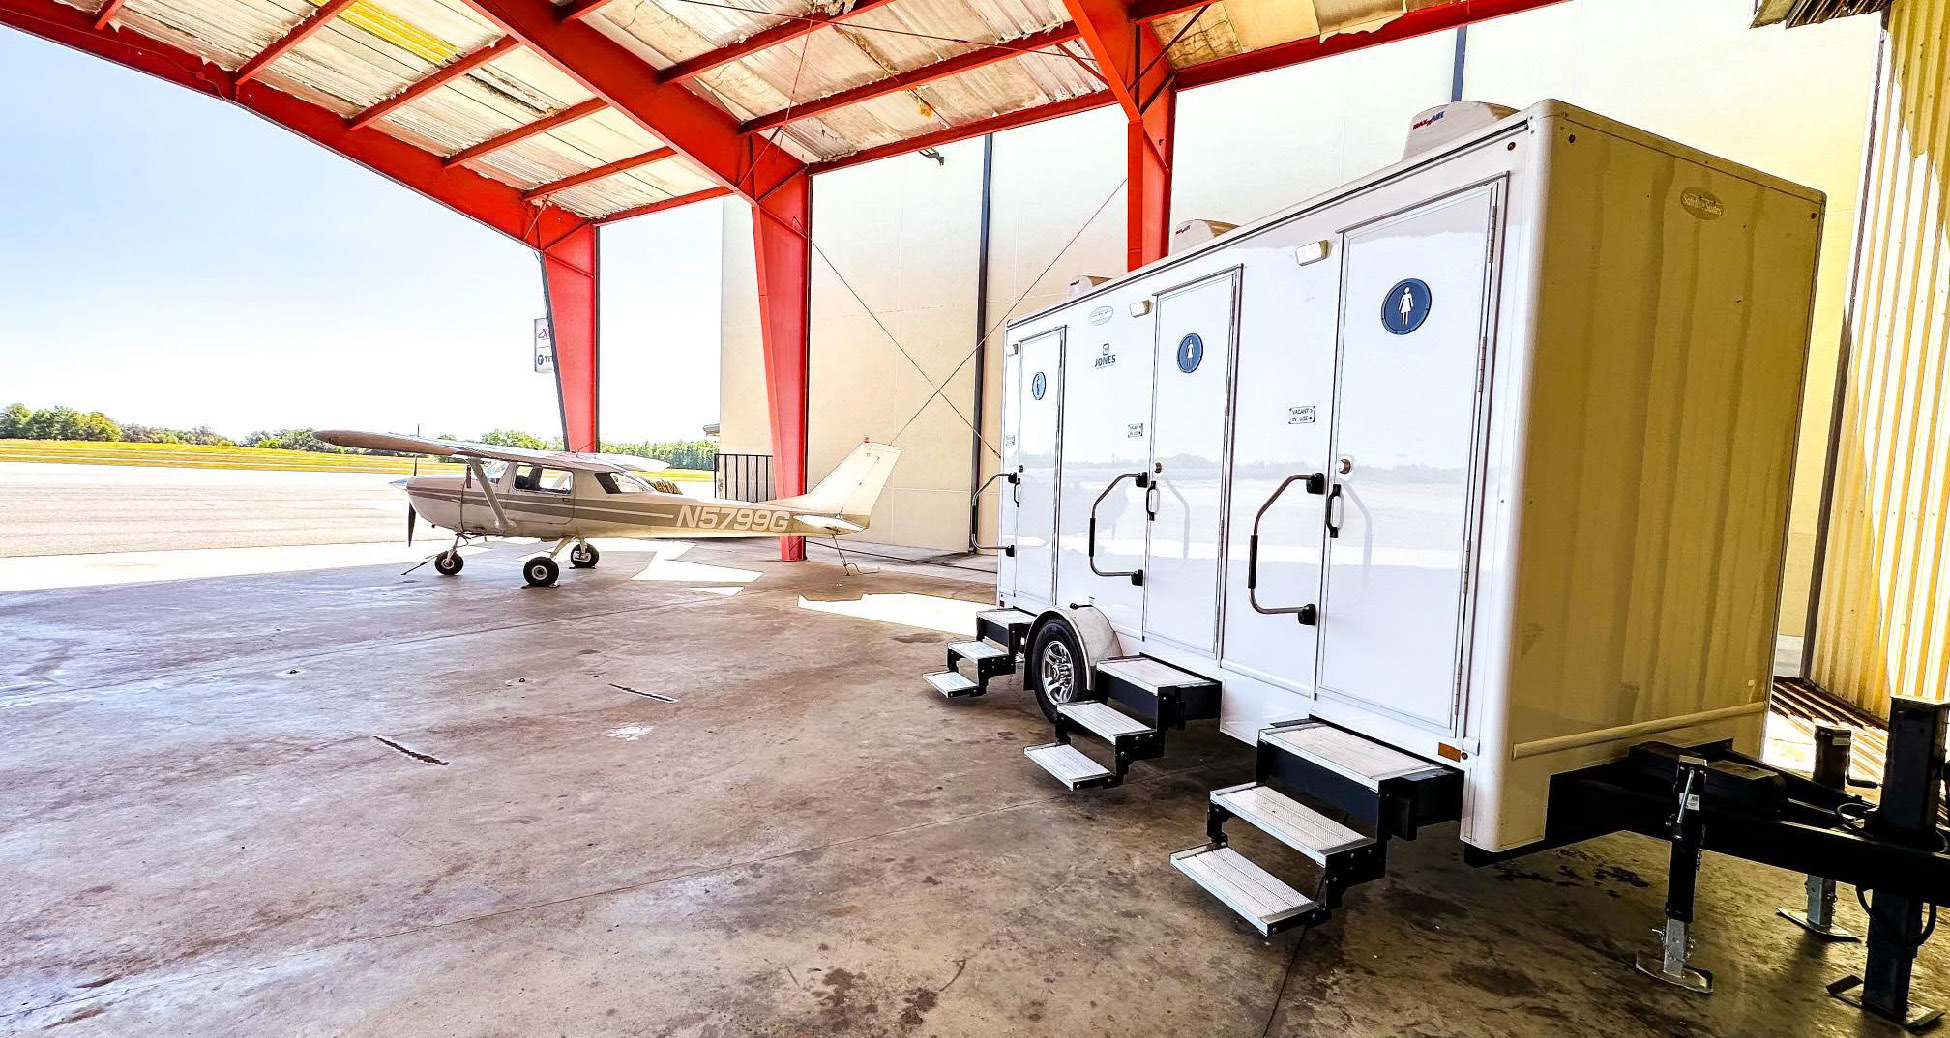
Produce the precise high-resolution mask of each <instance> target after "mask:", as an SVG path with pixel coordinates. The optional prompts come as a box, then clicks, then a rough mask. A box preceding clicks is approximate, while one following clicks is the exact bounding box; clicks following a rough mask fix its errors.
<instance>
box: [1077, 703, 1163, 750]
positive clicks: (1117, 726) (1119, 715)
mask: <svg viewBox="0 0 1950 1038" xmlns="http://www.w3.org/2000/svg"><path fill="white" fill-rule="evenodd" d="M1056 712H1057V713H1059V714H1062V715H1063V716H1064V717H1067V718H1069V719H1070V720H1072V721H1075V722H1076V723H1077V724H1078V725H1079V726H1081V727H1082V728H1083V729H1084V730H1085V731H1087V732H1089V733H1090V734H1092V735H1095V736H1097V737H1098V738H1100V739H1103V740H1104V741H1106V742H1112V743H1114V742H1116V741H1117V740H1119V739H1128V738H1130V737H1131V736H1134V735H1156V734H1158V730H1157V729H1156V728H1153V727H1151V726H1150V725H1148V724H1145V723H1144V722H1143V721H1140V720H1138V719H1137V718H1135V717H1132V716H1131V715H1130V714H1127V713H1124V712H1123V711H1121V710H1119V709H1117V708H1116V707H1114V706H1111V705H1110V704H1108V703H1097V702H1090V703H1063V704H1061V705H1059V706H1057V708H1056Z"/></svg>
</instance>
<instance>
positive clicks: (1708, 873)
mask: <svg viewBox="0 0 1950 1038" xmlns="http://www.w3.org/2000/svg"><path fill="white" fill-rule="evenodd" d="M669 550H670V551H671V552H672V553H673V554H672V555H671V556H670V557H666V558H663V559H660V560H658V561H656V562H652V561H651V558H652V557H651V556H650V555H648V554H643V553H632V552H626V551H620V550H612V551H610V552H609V553H608V554H607V555H606V557H605V558H604V560H603V564H602V565H601V566H600V567H599V568H598V569H596V570H594V571H590V572H571V573H568V574H565V577H564V580H563V582H562V585H561V586H559V587H557V588H555V589H550V590H527V589H523V588H521V587H520V586H519V581H518V578H517V575H516V572H515V569H514V563H515V561H516V560H517V559H518V558H519V557H520V555H521V554H522V553H523V551H524V549H522V548H519V547H503V548H498V549H496V550H495V551H493V552H491V553H488V554H484V555H479V556H475V557H472V558H471V559H470V561H469V563H468V566H467V569H466V571H465V572H464V573H463V574H462V575H461V576H460V577H458V578H454V579H443V578H440V577H438V576H435V575H434V574H433V573H432V572H431V571H430V570H429V569H421V570H419V571H417V572H415V573H413V574H411V575H409V576H401V575H400V574H399V572H398V571H399V569H400V568H401V567H400V566H399V565H397V564H391V565H385V566H377V565H368V566H352V567H344V568H336V569H324V570H316V571H310V572H286V573H273V574H263V575H247V576H229V577H221V578H209V579H194V580H182V581H174V582H163V583H150V584H135V585H127V586H117V587H98V588H76V589H66V590H45V591H20V592H12V593H6V594H0V660H4V661H5V662H4V663H0V689H10V690H11V691H0V745H4V747H5V750H4V752H0V877H4V879H0V934H4V935H5V936H6V940H5V941H0V1031H5V1032H36V1031H40V1030H49V1031H54V1032H56V1033H58V1034H60V1035H63V1036H84V1035H145V1036H146V1035H178V1034H184V1035H238V1036H253V1038H255V1036H278V1038H297V1036H308V1035H388V1036H416V1038H417V1036H432V1035H469V1036H499V1035H506V1036H523V1038H529V1036H542V1035H558V1034H560V1035H574V1036H578V1038H585V1036H600V1035H676V1036H746V1035H778V1036H788V1035H849V1036H853V1035H859V1036H874V1035H940V1036H954V1035H1009V1036H1027V1035H1044V1034H1048V1035H1064V1036H1079V1035H1117V1036H1120V1038H1124V1036H1146V1035H1160V1036H1186V1035H1197V1036H1230V1035H1240V1036H1252V1035H1259V1034H1262V1033H1267V1034H1285V1035H1320V1036H1326V1035H1334V1036H1343V1035H1347V1036H1369V1035H1372V1036H1390V1038H1398V1036H1406V1035H1422V1036H1436V1035H1470V1036H1483V1035H1573V1034H1575V1035H1585V1034H1601V1035H1605V1036H1606V1038H1637V1036H1653V1035H1657V1036H1678V1035H1730V1036H1774V1035H1852V1034H1858V1033H1861V1034H1891V1033H1895V1032H1893V1031H1891V1030H1890V1029H1888V1028H1887V1027H1885V1026H1883V1025H1879V1024H1874V1023H1868V1022H1864V1021H1862V1020H1861V1019H1860V1018H1859V1017H1858V1016H1857V1014H1856V1013H1854V1012H1853V1011H1852V1010H1849V1009H1848V1008H1846V1007H1844V1006H1842V1005H1840V1004H1839V1003H1836V1002H1834V1001H1832V1000H1830V999H1829V998H1827V997H1826V996H1825V995H1824V994H1823V992H1822V987H1821V986H1822V984H1823V983H1825V982H1826V981H1828V980H1830V979H1832V978H1833V977H1835V976H1837V975H1839V974H1842V973H1844V972H1849V971H1852V970H1855V969H1859V967H1860V956H1861V951H1860V946H1855V945H1838V946H1828V947H1824V946H1820V945H1815V944H1812V943H1809V942H1807V941H1804V940H1802V939H1801V937H1800V936H1799V931H1797V930H1795V929H1793V928H1792V927H1790V926H1789V925H1788V924H1786V923H1785V922H1783V921H1781V920H1779V919H1776V918H1775V917H1774V916H1773V910H1774V907H1775V906H1776V905H1777V904H1785V903H1791V902H1793V901H1794V899H1796V898H1797V897H1798V896H1799V890H1800V884H1799V881H1798V878H1797V877H1794V876H1790V875H1787V874H1784V873H1780V872H1776V871H1772V870H1769V869H1765V868H1761V867H1758V866H1752V865H1747V864H1744V863H1740V862H1733V861H1729V860H1726V859H1723V858H1711V859H1709V861H1708V864H1707V866H1706V869H1705V874H1704V876H1703V880H1702V882H1703V889H1704V894H1703V899H1702V903H1701V906H1700V926H1699V933H1698V936H1699V940H1700V948H1699V953H1698V958H1699V961H1700V962H1701V964H1703V965H1706V966H1708V967H1709V968H1711V969H1713V970H1714V971H1715V972H1716V974H1717V977H1718V980H1719V985H1720V990H1719V992H1718V993H1717V994H1715V995H1713V996H1712V997H1710V998H1704V999H1702V998H1698V997H1695V996H1691V995H1687V994H1684V993H1681V992H1678V991H1674V990H1670V989H1667V988H1663V987H1661V986H1659V985H1656V984H1654V983H1652V982H1650V981H1647V980H1645V979H1644V978H1641V977H1640V976H1638V975H1637V974H1635V973H1634V972H1632V970H1631V967H1630V965H1629V963H1630V959H1631V956H1632V954H1633V953H1634V952H1636V951H1637V950H1638V949H1639V948H1641V947H1643V946H1646V945H1647V944H1648V943H1649V939H1650V930H1651V928H1652V927H1653V926H1654V925H1656V923H1657V921H1658V919H1659V909H1660V902H1661V897H1662V894H1663V875H1664V871H1665V869H1664V849H1663V845H1656V844H1652V843H1650V842H1648V841H1643V840H1639V839H1636V838H1630V837H1614V838H1611V839H1607V840H1603V841H1599V842H1596V843H1593V844H1589V845H1586V846H1584V847H1580V848H1575V849H1571V850H1566V851H1562V852H1555V853H1547V854H1542V855H1537V856H1534V857H1532V858H1529V859H1524V860H1521V861H1518V862H1515V863H1512V864H1509V865H1506V866H1503V867H1499V868H1492V869H1484V870H1473V869H1469V868H1466V867H1464V866H1463V865H1462V864H1461V862H1460V858H1459V854H1458V847H1457V844H1456V843H1455V841H1454V835H1453V827H1445V828H1442V829H1438V830H1435V831H1433V832H1430V833H1426V834H1425V835H1424V838H1423V839H1422V840H1420V841H1418V842H1417V843H1414V844H1411V845H1407V846H1403V847H1398V848H1397V851H1396V853H1395V854H1394V856H1393V863H1392V864H1393V869H1394V872H1395V876H1394V877H1393V878H1390V879H1387V880H1384V881H1382V882H1379V883H1374V884H1370V885H1367V886H1364V887H1361V888H1357V889H1356V890H1355V891H1354V892H1353V893H1352V894H1351V895H1350V897H1349V898H1348V904H1347V908H1346V911H1345V912H1344V913H1342V914H1341V915H1340V916H1338V917H1337V918H1336V919H1335V920H1334V921H1332V922H1331V923H1329V924H1328V925H1326V926H1325V927H1323V928H1322V929H1320V930H1318V931H1317V932H1314V933H1312V934H1309V935H1307V936H1306V937H1305V939H1304V941H1297V940H1296V938H1295V937H1294V936H1292V935H1288V936H1285V937H1282V938H1278V939H1275V940H1272V941H1266V940H1262V939H1260V938H1259V937H1257V936H1256V935H1254V934H1253V933H1251V931H1250V930H1248V929H1247V928H1245V927H1244V926H1243V925H1242V924H1240V923H1239V922H1238V921H1236V920H1235V919H1234V917H1232V916H1231V915H1230V913H1228V912H1227V911H1226V910H1225V909H1223V908H1222V907H1221V906H1219V905H1218V904H1217V903H1216V902H1214V901H1212V900H1210V899H1209V898H1208V897H1206V896H1205V895H1204V894H1203V893H1202V892H1201V891H1199V890H1198V889H1196V888H1195V887H1193V886H1192V885H1191V884H1190V883H1189V882H1188V881H1186V880H1185V879H1183V878H1182V877H1181V876H1179V875H1178V873H1176V872H1175V871H1173V870H1172V869H1171V868H1170V867H1169V865H1168V864H1167V863H1166V857H1167V855H1168V854H1169V853H1170V852H1172V851H1174V850H1179V849H1182V848H1184V847H1188V846H1192V845H1194V844H1196V843H1198V842H1200V840H1201V839H1202V830H1203V819H1204V796H1205V792H1206V791H1207V790H1209V789H1212V788H1215V787H1218V786H1222V785H1228V784H1232V783H1236V782H1238V781H1241V780H1242V779H1244V778H1246V777H1248V776H1249V772H1250V756H1249V753H1248V750H1247V748H1246V747H1244V746H1242V745H1240V744H1237V743H1234V742H1231V741H1229V740H1226V739H1223V738H1221V737H1218V736H1217V735H1215V734H1213V733H1211V732H1203V733H1198V732H1195V733H1192V734H1191V735H1190V736H1188V737H1184V738H1180V739H1179V740H1178V741H1177V742H1176V743H1175V744H1174V746H1173V748H1172V752H1171V754H1170V756H1168V757H1166V758H1165V759H1163V760H1160V761H1154V762H1149V763H1145V764H1141V765H1139V766H1138V767H1137V769H1136V770H1135V772H1134V773H1133V779H1132V781H1131V782H1130V783H1129V784H1128V785H1126V786H1125V787H1123V788H1121V789H1117V790H1112V791H1107V792H1101V793H1089V794H1077V795H1072V794H1068V793H1064V792H1062V791H1060V790H1059V789H1057V788H1056V787H1055V786H1054V784H1053V783H1052V782H1050V780H1049V779H1048V778H1047V777H1045V776H1044V775H1042V774H1041V773H1040V772H1039V771H1037V770H1036V769H1035V768H1034V767H1033V766H1032V765H1030V764H1029V763H1028V762H1027V761H1026V760H1024V759H1023V757H1022V754H1021V749H1022V747H1023V746H1025V745H1031V744H1034V743H1037V742H1042V741H1046V739H1047V733H1048V729H1047V727H1046V725H1045V724H1044V723H1043V721H1042V719H1041V715H1040V714H1038V713H1036V712H1035V710H1034V706H1033V704H1031V703H1028V702H1026V701H1025V698H1024V697H1023V696H1022V694H1021V693H1020V692H1019V691H1017V690H1016V686H1015V684H1014V682H1013V681H1012V680H1010V681H1005V682H1004V683H1003V684H1002V691H999V692H997V693H995V694H992V695H990V696H989V697H988V698H986V699H983V700H974V701H965V702H955V703H949V702H945V701H943V700H941V699H939V698H938V697H936V696H934V695H932V694H931V693H929V692H928V691H927V690H926V688H925V686H924V685H922V683H921V682H920V680H919V675H920V674H921V673H922V672H924V671H926V670H929V669H933V668H937V667H938V666H939V665H940V662H941V648H940V646H941V645H942V644H943V642H944V641H945V640H947V638H946V636H945V635H944V634H941V633H939V632H936V631H933V630H929V629H926V628H924V627H917V626H908V625H904V624H902V623H896V622H890V619H886V618H904V619H908V620H910V621H912V622H914V623H943V622H947V623H952V622H954V620H953V618H955V617H957V616H966V615H967V612H968V611H969V610H971V609H972V608H973V607H972V606H968V605H961V606H957V605H956V604H955V602H954V601H943V600H963V601H966V602H979V601H981V600H983V599H984V598H985V596H986V595H987V592H988V589H987V587H986V586H984V585H982V584H980V583H971V582H967V581H965V580H958V579H953V578H952V577H951V576H949V575H945V574H942V573H941V572H940V571H934V572H932V573H929V574H917V573H914V572H910V571H905V570H899V569H894V568H890V569H887V570H884V571H882V572H877V573H868V574H865V575H860V576H844V575H842V574H841V572H840V571H839V569H838V568H837V567H836V566H834V565H832V564H830V563H829V562H822V561H815V562H812V563H806V564H800V565H791V566H788V565H782V564H779V563H775V562H770V561H767V559H768V554H767V553H768V551H769V545H768V544H754V545H742V544H732V543H721V544H719V545H716V546H710V545H707V546H701V547H696V548H692V549H690V550H688V551H683V550H682V549H679V548H672V549H669ZM680 551H681V554H676V553H678V552H680ZM828 557H830V556H821V558H828ZM639 578H640V579H639ZM875 596H887V597H875ZM825 603H832V604H825ZM829 610H842V611H839V612H836V611H829ZM848 613H855V614H868V615H872V616H877V617H883V619H868V618H862V616H859V615H848ZM943 618H947V619H946V620H945V621H944V619H943ZM617 686H623V687H622V688H619V687H617ZM628 690H634V692H635V693H653V694H656V695H661V696H665V697H669V698H671V699H675V700H676V702H663V701H660V700H658V699H654V698H649V697H647V696H645V695H641V694H633V693H632V692H631V691H628ZM382 740H390V743H389V742H386V741H382ZM393 744H397V748H395V746H394V745H393ZM1239 828H1240V829H1242V830H1243V829H1244V827H1239ZM1240 843H1241V844H1242V846H1243V847H1244V849H1246V850H1247V852H1248V853H1250V854H1254V855H1255V856H1258V857H1261V859H1262V860H1271V861H1276V862H1286V863H1288V865H1289V868H1291V869H1292V871H1293V874H1294V875H1295V876H1296V877H1304V876H1306V875H1307V873H1306V872H1305V871H1304V869H1303V868H1301V867H1300V866H1297V865H1293V864H1292V862H1293V859H1292V858H1291V856H1283V855H1280V854H1275V853H1274V852H1273V851H1271V850H1269V849H1267V848H1266V847H1265V845H1264V843H1263V842H1261V841H1255V840H1252V839H1250V838H1246V837H1242V838H1241V840H1240ZM1841 914H1842V917H1843V920H1844V921H1845V922H1846V923H1847V924H1848V925H1850V926H1854V927H1857V928H1860V927H1861V926H1862V923H1863V920H1862V915H1861V913H1860V911H1859V910H1857V908H1856V906H1855V905H1854V904H1853V902H1852V900H1851V901H1848V902H1847V903H1846V904H1845V905H1844V907H1843V909H1842V913H1841ZM1942 945H1943V942H1941V941H1938V942H1936V943H1933V944H1932V945H1930V946H1929V947H1927V948H1926V949H1925V951H1924V954H1923V957H1922V960H1921V963H1920V977H1921V980H1920V983H1921V986H1922V988H1923V989H1924V991H1925V993H1927V994H1937V993H1940V992H1945V991H1950V985H1946V984H1945V983H1944V981H1945V969H1944V961H1943V956H1942V953H1941V946H1942ZM1939 997H1940V996H1939Z"/></svg>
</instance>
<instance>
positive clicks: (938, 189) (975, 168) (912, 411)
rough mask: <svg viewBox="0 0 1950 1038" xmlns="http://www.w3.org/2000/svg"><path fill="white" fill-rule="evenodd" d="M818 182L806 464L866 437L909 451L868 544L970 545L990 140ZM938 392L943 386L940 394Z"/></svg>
mask: <svg viewBox="0 0 1950 1038" xmlns="http://www.w3.org/2000/svg"><path fill="white" fill-rule="evenodd" d="M940 153H941V156H942V160H943V161H941V162H938V163H937V162H935V161H933V160H932V159H928V158H925V157H922V156H905V157H902V158H899V159H894V160H891V161H887V162H877V163H867V164H865V165H861V166H855V167H853V168H851V169H846V170H841V171H839V172H837V173H830V174H827V175H825V176H822V177H820V178H819V180H818V182H817V183H816V185H815V186H814V188H813V243H814V246H815V248H814V252H813V258H812V297H813V298H812V369H811V376H810V378H811V384H810V387H809V392H810V394H811V398H812V400H813V401H814V406H813V410H812V413H811V416H810V420H811V431H810V440H811V442H810V443H809V444H808V452H809V465H808V472H809V474H810V475H811V477H812V478H814V479H818V478H820V477H823V476H824V475H825V474H826V473H827V472H829V471H831V470H832V468H833V466H835V465H837V464H839V462H840V459H841V458H844V457H845V456H846V454H847V452H849V451H851V450H852V449H853V448H854V447H855V446H857V445H858V444H859V443H860V441H861V439H862V438H871V439H873V440H876V441H878V442H882V443H893V444H895V445H896V446H898V447H900V448H901V450H902V451H903V453H902V455H901V460H900V464H899V465H898V466H896V467H895V469H894V474H893V477H892V478H891V479H890V480H889V482H888V484H887V490H886V492H885V493H884V494H883V496H882V497H881V499H880V504H879V506H878V507H877V508H876V509H875V510H874V516H873V527H872V529H871V530H870V531H869V532H868V533H866V534H865V535H863V536H862V538H861V539H862V540H867V541H874V542H879V543H889V544H905V545H913V546H916V547H928V548H939V549H942V550H944V551H959V550H961V549H963V548H965V547H967V545H968V486H969V476H968V462H969V443H970V439H971V438H972V437H973V435H974V432H973V429H972V428H971V427H970V424H969V423H970V422H971V421H972V420H973V418H974V416H973V414H972V413H971V409H970V405H969V402H970V400H971V399H972V398H973V395H974V386H975V369H974V362H973V359H972V354H973V352H974V343H975V334H974V329H975V309H976V307H975V282H976V259H977V256H978V254H979V250H978V248H977V243H978V240H979V239H978V234H979V226H980V220H981V206H980V198H981V183H982V143H981V141H979V140H978V141H964V142H961V143H959V144H954V145H950V146H948V147H944V148H942V149H940ZM937 390H939V392H937Z"/></svg>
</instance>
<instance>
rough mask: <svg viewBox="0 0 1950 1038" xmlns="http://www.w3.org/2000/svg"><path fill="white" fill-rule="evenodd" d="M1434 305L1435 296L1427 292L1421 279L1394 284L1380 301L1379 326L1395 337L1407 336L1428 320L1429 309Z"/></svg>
mask: <svg viewBox="0 0 1950 1038" xmlns="http://www.w3.org/2000/svg"><path fill="white" fill-rule="evenodd" d="M1434 304H1435V294H1434V293H1432V292H1430V291H1429V283H1428V282H1426V281H1423V280H1422V279H1421V278H1407V279H1405V280H1402V281H1399V282H1396V284H1395V287H1393V288H1391V289H1389V290H1388V294H1387V295H1385V296H1383V297H1382V299H1381V326H1382V327H1383V328H1386V329H1388V330H1389V331H1391V332H1393V333H1395V334H1396V335H1407V334H1408V333H1409V332H1412V331H1414V330H1415V329H1417V328H1420V327H1422V322H1424V321H1426V320H1428V319H1429V308H1430V307H1431V306H1433V305H1434Z"/></svg>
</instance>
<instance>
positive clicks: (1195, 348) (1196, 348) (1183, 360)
mask: <svg viewBox="0 0 1950 1038" xmlns="http://www.w3.org/2000/svg"><path fill="white" fill-rule="evenodd" d="M1204 359H1205V340H1203V339H1201V338H1199V337H1198V333H1197V332H1193V333H1191V334H1190V335H1187V336H1185V337H1184V338H1182V339H1180V340H1178V370H1180V371H1182V372H1184V373H1185V374H1187V375H1189V374H1191V373H1192V372H1194V371H1197V370H1198V362H1199V361H1202V360H1204Z"/></svg>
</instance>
